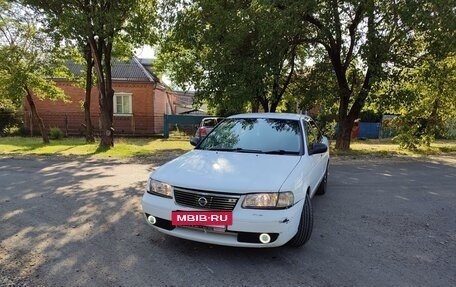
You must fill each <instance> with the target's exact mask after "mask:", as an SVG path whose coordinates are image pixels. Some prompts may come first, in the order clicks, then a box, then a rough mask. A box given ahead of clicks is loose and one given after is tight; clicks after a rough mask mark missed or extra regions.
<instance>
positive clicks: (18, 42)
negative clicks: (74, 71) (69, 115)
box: [0, 2, 64, 143]
mask: <svg viewBox="0 0 456 287" xmlns="http://www.w3.org/2000/svg"><path fill="white" fill-rule="evenodd" d="M0 6H1V10H0V90H1V91H2V92H3V93H2V94H4V95H6V96H7V97H8V98H9V99H10V100H11V101H12V103H14V104H16V105H17V104H20V103H21V102H22V100H23V99H24V98H25V99H26V100H27V103H28V105H29V106H30V110H31V112H32V118H33V119H34V120H35V121H36V122H37V123H38V126H39V129H40V132H41V135H42V137H43V142H44V143H49V135H48V130H47V128H46V126H45V124H44V123H43V120H42V119H41V117H40V116H39V114H38V111H37V109H36V106H35V102H34V98H39V99H43V98H49V99H63V98H64V94H63V91H62V90H61V89H59V88H57V87H56V86H55V84H54V83H53V82H52V81H49V80H48V78H51V77H53V76H55V75H58V74H59V72H63V70H62V69H59V66H61V61H60V60H59V58H58V57H57V55H59V54H60V53H59V51H57V50H56V48H55V45H54V43H53V42H52V41H51V39H50V38H49V37H48V36H47V35H46V34H45V33H43V30H42V28H41V26H40V25H39V23H38V21H37V15H35V14H33V13H32V12H31V11H30V10H28V9H26V8H25V7H23V6H20V5H17V4H7V3H5V2H2V3H0Z"/></svg>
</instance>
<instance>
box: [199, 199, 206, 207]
mask: <svg viewBox="0 0 456 287" xmlns="http://www.w3.org/2000/svg"><path fill="white" fill-rule="evenodd" d="M198 204H199V205H200V206H201V207H204V206H206V205H207V199H206V198H205V197H200V198H198Z"/></svg>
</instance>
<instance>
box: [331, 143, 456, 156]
mask: <svg viewBox="0 0 456 287" xmlns="http://www.w3.org/2000/svg"><path fill="white" fill-rule="evenodd" d="M334 146H335V141H332V142H331V154H332V155H339V156H347V155H348V156H356V155H372V156H380V157H388V156H396V155H401V156H426V155H443V154H452V153H456V140H438V141H435V142H433V143H432V144H431V146H430V147H420V148H418V149H417V150H415V151H411V150H406V149H402V148H400V147H399V144H397V143H395V142H393V141H392V140H391V139H380V140H379V139H371V140H363V141H361V140H354V141H352V142H351V145H350V150H349V151H338V150H336V149H334Z"/></svg>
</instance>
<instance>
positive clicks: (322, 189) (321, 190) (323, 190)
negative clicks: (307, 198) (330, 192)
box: [315, 163, 329, 195]
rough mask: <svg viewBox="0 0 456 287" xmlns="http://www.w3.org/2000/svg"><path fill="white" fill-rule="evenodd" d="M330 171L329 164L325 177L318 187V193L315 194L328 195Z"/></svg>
mask: <svg viewBox="0 0 456 287" xmlns="http://www.w3.org/2000/svg"><path fill="white" fill-rule="evenodd" d="M328 169H329V163H328V164H327V165H326V170H325V175H324V176H323V178H322V179H321V182H320V184H319V185H318V189H317V192H315V194H316V195H323V194H325V193H326V185H327V184H328Z"/></svg>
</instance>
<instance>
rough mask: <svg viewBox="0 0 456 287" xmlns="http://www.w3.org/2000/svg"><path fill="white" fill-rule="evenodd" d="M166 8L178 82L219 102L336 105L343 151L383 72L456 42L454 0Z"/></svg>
mask: <svg viewBox="0 0 456 287" xmlns="http://www.w3.org/2000/svg"><path fill="white" fill-rule="evenodd" d="M162 10H163V13H162V14H163V15H164V17H163V18H164V19H165V21H163V22H162V27H164V29H163V31H164V32H163V35H164V41H163V42H162V43H161V45H160V48H161V49H160V54H159V57H160V59H159V60H160V61H159V64H160V65H161V68H162V70H163V71H165V70H168V72H169V73H170V75H171V78H172V79H173V80H175V81H176V82H177V83H179V84H180V85H182V86H185V85H187V86H188V85H189V86H192V87H194V88H196V89H197V90H199V91H200V96H201V99H203V100H205V101H208V102H209V104H211V105H215V106H218V105H225V106H231V107H240V106H243V107H245V106H248V105H249V104H250V105H251V107H252V108H253V110H255V105H258V103H261V105H262V106H263V108H264V109H265V110H266V111H268V110H270V109H271V110H276V108H277V110H285V111H293V110H294V109H296V107H300V108H302V109H306V110H311V108H312V106H313V107H315V106H317V107H319V109H320V110H322V111H323V112H324V113H328V114H329V113H331V112H332V111H333V110H334V109H335V110H336V113H337V114H338V119H339V121H340V124H341V127H342V130H343V133H341V138H339V139H338V142H339V140H340V142H341V143H340V144H339V143H338V145H337V147H338V148H342V149H348V148H349V143H350V131H351V126H352V125H353V122H354V121H355V120H356V119H357V118H358V117H359V115H360V112H361V111H362V109H363V107H364V105H365V103H366V102H368V101H369V100H370V97H371V94H372V91H376V90H377V89H379V87H380V86H381V85H380V83H381V82H382V81H383V80H385V79H391V78H393V77H394V76H395V75H397V74H398V71H400V70H401V69H403V68H404V67H413V66H416V65H417V63H419V61H420V59H421V57H422V56H423V55H426V54H432V55H434V56H435V57H436V58H439V59H441V58H442V57H446V55H447V54H448V53H449V52H450V51H451V50H452V49H454V47H455V46H456V45H455V44H454V39H456V37H455V35H454V33H455V32H454V31H456V29H455V26H454V25H455V24H454V23H456V21H455V19H454V3H453V4H452V3H451V1H434V0H412V1H393V2H391V1H372V0H368V1H351V0H347V1H333V0H323V1H316V0H315V1H279V0H259V1H213V0H197V1H186V0H182V1H179V0H174V1H166V2H163V9H162ZM271 23H273V25H271ZM312 62H313V65H312ZM306 63H307V64H309V63H310V65H306ZM308 66H313V67H308ZM324 66H326V69H324V68H323V67H324ZM289 75H291V78H289V77H288V76H289ZM404 96H405V95H404ZM281 101H285V103H282V104H281V103H280V102H281ZM335 105H337V106H335ZM222 109H225V108H222Z"/></svg>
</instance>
